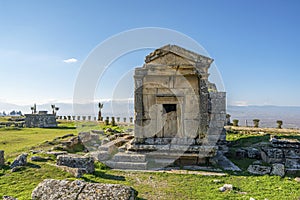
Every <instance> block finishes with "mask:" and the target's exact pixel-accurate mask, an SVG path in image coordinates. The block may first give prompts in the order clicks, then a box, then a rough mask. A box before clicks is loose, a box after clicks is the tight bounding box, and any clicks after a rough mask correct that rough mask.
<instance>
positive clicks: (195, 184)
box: [0, 122, 300, 200]
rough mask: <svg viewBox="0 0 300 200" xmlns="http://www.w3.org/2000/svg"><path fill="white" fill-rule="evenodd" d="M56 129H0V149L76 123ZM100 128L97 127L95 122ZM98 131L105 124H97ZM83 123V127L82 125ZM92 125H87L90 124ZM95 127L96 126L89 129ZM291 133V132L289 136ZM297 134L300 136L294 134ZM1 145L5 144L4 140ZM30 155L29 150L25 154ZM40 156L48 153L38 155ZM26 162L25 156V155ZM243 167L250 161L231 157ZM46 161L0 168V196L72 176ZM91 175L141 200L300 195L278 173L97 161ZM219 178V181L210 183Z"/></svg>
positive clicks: (32, 142) (28, 144) (11, 151)
mask: <svg viewBox="0 0 300 200" xmlns="http://www.w3.org/2000/svg"><path fill="white" fill-rule="evenodd" d="M59 126H60V127H58V128H55V129H39V128H31V129H27V128H24V129H20V130H19V129H15V128H1V129H0V149H4V150H5V153H6V156H7V157H9V158H10V159H11V158H12V157H14V156H16V155H17V154H19V153H20V152H23V151H27V152H28V150H29V149H31V148H32V147H34V146H39V145H40V144H43V142H44V141H46V140H48V141H52V140H53V139H54V138H56V137H58V136H62V135H65V134H68V133H73V134H76V133H77V132H78V130H77V129H72V127H74V126H77V125H76V124H71V123H68V122H63V123H61V124H60V125H59ZM96 126H98V125H96ZM99 126H100V129H101V128H103V127H102V126H101V125H99ZM86 127H87V126H84V128H86ZM90 127H91V126H90ZM92 128H94V127H92ZM291 137H292V136H291ZM293 137H296V138H297V137H298V136H293ZM227 138H228V139H229V140H231V141H233V142H234V145H235V147H238V146H243V145H248V144H253V143H257V142H261V141H268V139H269V136H268V135H243V134H235V135H231V134H229V135H228V136H227ZM4 143H5V144H4ZM31 156H32V155H31V154H29V158H30V157H31ZM40 156H47V155H43V154H41V155H40ZM28 160H29V159H28ZM235 162H238V163H240V164H241V165H243V166H244V167H245V168H246V167H247V165H248V164H249V163H251V162H252V160H242V161H239V160H235ZM54 163H55V159H54V158H53V160H52V161H51V160H50V161H48V162H29V164H28V165H27V166H26V167H24V168H23V169H22V170H21V171H19V172H14V173H12V172H10V169H9V168H8V167H7V166H5V167H3V168H0V198H1V196H3V195H10V196H14V197H16V198H18V199H19V200H28V199H30V196H31V192H32V190H33V189H34V188H35V187H36V186H37V185H38V183H40V182H41V181H43V180H44V179H46V178H53V179H69V180H75V178H72V176H71V175H70V174H68V173H66V172H63V171H61V170H60V169H57V168H56V167H54V166H52V165H51V164H54ZM95 166H96V172H95V173H94V174H89V175H84V177H83V178H81V179H82V180H85V181H88V182H98V183H117V184H123V185H127V186H131V187H133V188H134V189H136V190H137V191H138V192H139V195H138V197H139V198H140V199H249V198H250V197H253V198H255V199H265V198H266V199H270V200H271V199H272V200H273V199H275V200H276V199H278V200H281V199H299V197H300V184H299V183H297V182H296V181H294V179H293V178H289V177H285V178H280V177H278V176H267V175H266V176H250V175H249V174H247V173H239V174H230V175H229V174H228V175H226V176H223V177H219V176H203V175H196V174H171V173H159V172H157V173H153V172H129V171H126V172H125V171H117V170H111V169H108V168H107V167H105V166H104V165H103V164H101V163H96V165H95ZM215 179H218V180H219V181H217V182H216V181H214V180H215ZM225 183H228V184H233V186H234V190H232V191H228V192H223V193H222V192H219V191H218V188H219V187H221V186H223V184H225Z"/></svg>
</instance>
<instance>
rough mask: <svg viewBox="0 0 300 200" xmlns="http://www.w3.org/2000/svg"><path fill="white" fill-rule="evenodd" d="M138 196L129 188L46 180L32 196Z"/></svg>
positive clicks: (128, 199) (42, 199)
mask: <svg viewBox="0 0 300 200" xmlns="http://www.w3.org/2000/svg"><path fill="white" fill-rule="evenodd" d="M58 188H59V189H58ZM136 196H137V191H136V190H134V189H133V188H131V187H128V186H123V185H118V184H102V183H87V182H84V181H79V180H75V181H72V182H71V181H66V180H54V179H45V180H44V181H43V182H41V183H39V185H38V186H37V187H36V188H35V189H34V190H33V191H32V194H31V198H32V199H33V200H57V199H60V200H75V199H76V200H86V199H93V200H100V199H124V200H134V199H136Z"/></svg>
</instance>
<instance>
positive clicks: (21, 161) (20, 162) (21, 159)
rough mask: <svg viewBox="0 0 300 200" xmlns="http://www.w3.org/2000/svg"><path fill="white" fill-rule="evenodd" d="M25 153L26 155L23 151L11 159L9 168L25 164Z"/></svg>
mask: <svg viewBox="0 0 300 200" xmlns="http://www.w3.org/2000/svg"><path fill="white" fill-rule="evenodd" d="M27 155H28V154H27V153H23V154H21V155H19V156H18V157H17V158H16V159H15V160H14V161H13V163H12V164H11V165H10V168H15V167H19V166H25V165H27Z"/></svg>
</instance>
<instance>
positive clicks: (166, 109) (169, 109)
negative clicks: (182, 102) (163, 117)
mask: <svg viewBox="0 0 300 200" xmlns="http://www.w3.org/2000/svg"><path fill="white" fill-rule="evenodd" d="M172 111H176V104H163V114H166V113H170V112H172Z"/></svg>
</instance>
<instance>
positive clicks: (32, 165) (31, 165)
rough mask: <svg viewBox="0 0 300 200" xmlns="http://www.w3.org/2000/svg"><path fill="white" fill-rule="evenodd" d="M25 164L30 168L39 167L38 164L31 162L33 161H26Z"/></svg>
mask: <svg viewBox="0 0 300 200" xmlns="http://www.w3.org/2000/svg"><path fill="white" fill-rule="evenodd" d="M27 166H28V167H30V168H35V169H40V168H41V166H40V165H36V164H33V163H27Z"/></svg>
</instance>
